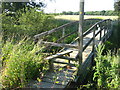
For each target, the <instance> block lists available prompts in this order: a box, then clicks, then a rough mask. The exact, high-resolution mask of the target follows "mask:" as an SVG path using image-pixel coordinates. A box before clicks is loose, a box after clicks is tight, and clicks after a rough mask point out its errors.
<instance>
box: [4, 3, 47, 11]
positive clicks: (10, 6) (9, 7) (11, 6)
mask: <svg viewBox="0 0 120 90" xmlns="http://www.w3.org/2000/svg"><path fill="white" fill-rule="evenodd" d="M44 6H45V4H44V3H43V2H42V1H39V2H2V12H16V11H18V10H20V9H24V11H25V7H29V8H35V7H37V8H38V9H39V8H41V7H44Z"/></svg>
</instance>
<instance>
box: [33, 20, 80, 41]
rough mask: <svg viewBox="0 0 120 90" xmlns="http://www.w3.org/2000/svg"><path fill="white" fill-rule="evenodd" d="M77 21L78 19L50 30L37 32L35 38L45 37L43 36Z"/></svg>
mask: <svg viewBox="0 0 120 90" xmlns="http://www.w3.org/2000/svg"><path fill="white" fill-rule="evenodd" d="M75 23H78V21H74V22H70V23H67V24H64V25H62V26H60V27H57V28H54V29H52V30H50V31H46V32H43V33H40V34H37V35H35V36H34V38H35V39H37V38H41V37H43V36H46V35H49V34H51V33H53V32H56V31H58V30H62V29H63V28H64V27H67V26H70V25H73V24H75Z"/></svg>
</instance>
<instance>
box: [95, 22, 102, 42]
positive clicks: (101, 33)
mask: <svg viewBox="0 0 120 90" xmlns="http://www.w3.org/2000/svg"><path fill="white" fill-rule="evenodd" d="M96 28H97V27H96ZM99 28H100V30H101V29H102V28H101V24H99ZM101 38H102V30H101V31H100V39H99V40H101Z"/></svg>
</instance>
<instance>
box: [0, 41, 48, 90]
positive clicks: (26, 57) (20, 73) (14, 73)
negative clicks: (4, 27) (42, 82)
mask: <svg viewBox="0 0 120 90" xmlns="http://www.w3.org/2000/svg"><path fill="white" fill-rule="evenodd" d="M37 50H39V48H38V46H37V45H35V46H34V45H33V44H32V43H30V42H28V40H27V41H24V40H21V41H20V42H19V43H17V44H13V43H12V42H9V41H7V42H6V44H5V45H4V46H3V48H2V59H3V60H4V65H3V66H4V69H3V72H2V76H1V77H2V78H1V81H2V85H3V88H17V87H24V86H25V84H26V83H27V82H28V81H30V80H31V79H36V78H37V77H38V75H39V74H40V72H42V73H43V71H45V70H47V62H46V61H45V60H44V59H43V54H42V53H39V54H38V55H35V52H36V51H37Z"/></svg>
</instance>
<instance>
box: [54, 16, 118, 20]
mask: <svg viewBox="0 0 120 90" xmlns="http://www.w3.org/2000/svg"><path fill="white" fill-rule="evenodd" d="M55 18H56V19H64V20H79V15H59V16H55ZM84 18H85V19H91V18H92V19H93V18H94V19H96V18H97V19H112V20H114V19H118V16H91V15H85V16H84Z"/></svg>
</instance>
